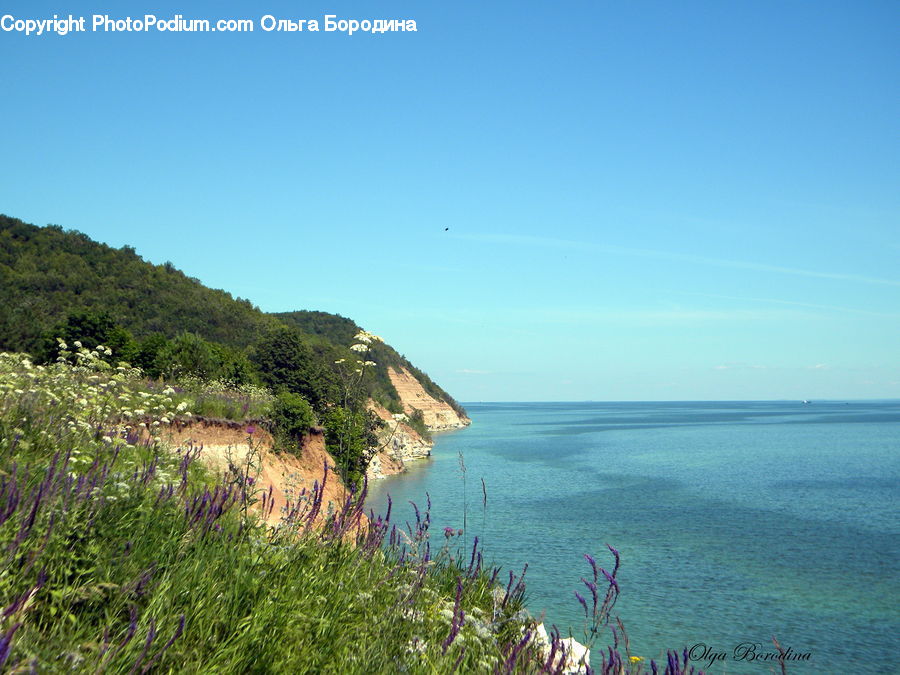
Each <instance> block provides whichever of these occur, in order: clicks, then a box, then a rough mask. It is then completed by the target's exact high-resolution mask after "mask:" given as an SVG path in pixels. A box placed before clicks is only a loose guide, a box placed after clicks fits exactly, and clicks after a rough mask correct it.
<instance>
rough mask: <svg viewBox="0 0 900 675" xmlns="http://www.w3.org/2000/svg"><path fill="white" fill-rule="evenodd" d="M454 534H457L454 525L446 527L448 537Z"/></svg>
mask: <svg viewBox="0 0 900 675" xmlns="http://www.w3.org/2000/svg"><path fill="white" fill-rule="evenodd" d="M454 534H456V530H454V529H453V528H452V527H445V528H444V536H445V537H447V539H449V538H450V537H452V536H453V535H454Z"/></svg>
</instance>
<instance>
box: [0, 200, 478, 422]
mask: <svg viewBox="0 0 900 675" xmlns="http://www.w3.org/2000/svg"><path fill="white" fill-rule="evenodd" d="M79 313H85V314H79ZM73 316H75V317H76V318H75V319H73V318H72V317H73ZM98 317H99V320H98ZM67 321H68V322H69V324H70V331H69V333H68V334H69V336H70V338H71V339H75V336H72V335H71V332H72V330H75V329H71V324H72V323H73V322H74V323H75V324H77V328H78V329H81V330H84V325H85V324H89V325H90V326H92V327H96V326H97V325H99V324H103V325H105V326H107V328H106V329H105V330H106V332H107V333H109V332H110V331H112V330H113V329H114V328H116V329H118V328H121V329H123V330H124V331H126V332H127V335H124V336H118V338H116V339H119V342H115V339H114V338H112V337H109V336H104V338H105V339H106V340H107V342H109V343H113V346H114V348H115V349H116V351H117V355H118V356H119V357H122V358H129V360H131V361H134V362H136V363H137V364H138V365H140V366H141V367H143V368H144V369H145V370H148V371H149V372H151V373H153V374H155V373H154V365H153V364H154V363H155V361H154V359H157V357H158V355H159V352H160V351H161V350H163V341H164V340H168V341H173V340H176V339H179V336H184V335H186V334H190V335H193V336H198V337H199V338H202V340H203V341H205V342H206V343H209V345H204V344H202V343H201V344H199V345H198V344H195V343H192V342H191V341H190V340H189V339H183V340H182V342H184V343H185V344H182V345H181V346H180V349H181V352H189V351H191V350H194V351H197V350H198V349H199V350H203V349H206V350H207V351H208V352H209V353H210V357H209V358H208V359H207V361H209V362H219V363H222V362H224V363H227V364H229V370H228V371H227V372H226V373H224V375H225V376H227V377H228V378H229V379H247V378H250V379H253V374H252V371H253V370H254V367H255V369H256V370H261V369H263V368H262V366H261V365H260V363H259V362H254V357H256V356H258V354H259V347H260V343H261V341H264V340H265V339H266V338H267V337H269V336H272V335H273V334H279V332H281V333H282V335H281V343H284V341H285V338H284V335H283V332H284V331H285V330H290V331H292V336H293V337H292V338H290V339H291V340H293V343H294V345H295V346H297V345H299V347H298V348H301V349H302V357H303V360H304V367H305V371H306V372H305V375H304V377H306V379H307V380H309V382H308V383H307V385H308V386H306V388H305V390H304V389H301V390H300V391H301V393H303V394H304V395H306V396H307V398H309V399H310V400H311V401H312V402H313V403H314V404H317V403H320V402H324V401H328V400H333V399H334V398H335V396H336V393H335V392H336V391H337V390H338V389H339V386H340V383H339V374H338V373H337V372H336V371H335V367H334V362H335V361H337V360H339V359H341V358H345V359H348V358H354V355H353V354H352V352H350V351H348V348H349V346H350V344H351V343H352V341H353V336H354V335H355V334H357V333H358V332H359V331H360V327H359V326H358V325H357V324H356V323H355V322H353V321H352V320H350V319H347V318H345V317H342V316H338V315H334V314H328V313H326V312H317V311H298V312H287V313H280V314H274V315H273V314H266V313H264V312H262V311H261V310H260V309H259V308H258V307H256V306H254V305H253V304H252V303H251V302H250V301H249V300H246V299H242V298H235V297H233V296H232V295H231V294H230V293H228V292H226V291H224V290H216V289H211V288H208V287H206V286H204V285H203V284H202V283H201V282H200V281H199V280H197V279H194V278H192V277H189V276H188V275H186V274H185V273H184V272H182V271H180V270H178V269H176V268H175V267H174V266H173V265H172V264H171V263H165V264H162V265H154V264H152V263H149V262H147V261H145V260H144V259H143V258H141V257H140V256H139V255H138V254H137V252H136V251H135V250H134V249H133V248H131V247H129V246H125V247H122V248H120V249H116V248H113V247H110V246H107V245H105V244H101V243H98V242H95V241H93V240H91V239H90V238H89V237H88V236H86V235H84V234H82V233H80V232H75V231H71V230H69V231H67V230H63V229H62V228H61V227H59V226H55V225H54V226H47V227H36V226H34V225H30V224H27V223H24V222H22V221H21V220H18V219H16V218H11V217H9V216H5V215H0V351H3V350H6V351H22V352H28V353H31V354H37V355H41V354H44V355H45V358H46V359H48V360H49V359H50V358H52V356H53V354H52V353H51V352H52V350H53V349H55V341H54V338H55V337H56V336H63V337H66V335H67V333H66V332H65V329H66V323H67ZM104 321H106V323H105V324H104V323H103V322H104ZM96 331H100V329H96ZM96 331H95V332H96ZM195 342H196V341H195ZM172 349H176V348H174V347H173V348H172ZM172 349H170V351H172ZM282 351H283V350H282ZM370 358H372V360H373V361H374V362H375V363H376V364H377V366H376V367H375V368H374V377H372V378H370V379H369V380H368V382H367V383H366V386H367V389H368V390H367V393H368V395H369V396H370V397H371V398H373V399H375V400H376V401H378V402H379V403H380V404H381V405H383V406H384V407H386V408H387V409H388V410H390V411H391V412H394V413H400V412H403V411H404V410H408V408H409V406H408V404H407V402H404V401H402V400H401V398H400V396H399V394H398V392H397V390H396V388H395V387H394V385H393V383H392V380H391V377H390V375H389V368H393V369H395V370H397V371H402V370H406V371H407V372H409V373H411V374H412V375H413V376H414V377H415V378H416V379H417V380H418V381H419V382H420V383H421V385H422V387H423V388H424V389H425V391H427V392H428V393H429V395H430V396H431V397H433V398H434V399H436V400H438V401H441V402H444V403H446V405H448V406H450V407H451V408H453V409H454V410H455V411H456V412H457V413H458V414H459V416H460V417H461V418H464V417H465V411H464V410H463V409H462V408H461V407H460V406H459V404H458V403H456V401H454V400H453V398H452V397H451V396H450V395H449V394H447V392H445V391H444V390H443V389H441V388H440V387H439V386H438V385H437V384H435V383H434V382H433V381H432V380H431V378H429V377H428V376H427V375H426V374H425V373H423V372H422V371H421V370H419V369H417V368H416V367H415V366H413V365H412V364H411V363H410V362H409V361H408V360H407V359H406V358H405V357H403V356H402V355H400V354H399V353H398V352H397V351H396V350H395V349H393V348H392V347H390V346H389V345H387V344H382V343H379V344H377V345H373V350H372V353H371V357H370ZM195 360H196V359H195ZM170 365H171V364H170ZM162 367H163V366H160V368H162ZM210 367H211V366H210ZM184 368H186V366H183V364H182V370H184ZM160 374H163V373H162V370H160ZM197 374H199V375H202V376H204V377H208V376H216V375H222V373H211V372H202V373H197ZM262 379H263V380H264V382H263V383H264V384H270V385H271V384H272V383H271V382H266V381H265V376H263V378H262Z"/></svg>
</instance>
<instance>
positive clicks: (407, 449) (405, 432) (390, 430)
mask: <svg viewBox="0 0 900 675" xmlns="http://www.w3.org/2000/svg"><path fill="white" fill-rule="evenodd" d="M388 375H389V376H390V378H391V382H392V383H393V385H394V388H395V389H396V390H397V393H398V394H399V396H400V401H401V403H402V404H403V411H404V413H403V414H398V415H392V414H391V413H390V412H389V411H388V410H386V409H385V408H384V407H382V406H380V405H378V404H377V403H375V402H374V401H372V402H370V404H369V407H370V409H371V410H372V411H374V412H375V413H376V414H377V415H378V416H379V417H380V418H381V419H383V420H384V421H385V423H386V428H385V429H384V430H383V431H382V432H381V435H380V442H381V444H382V446H383V447H382V448H381V449H380V450H379V452H378V453H377V454H376V455H375V456H374V457H373V458H372V461H371V462H370V463H369V469H368V471H367V472H366V474H367V475H368V477H369V479H370V480H371V479H376V478H383V477H384V476H390V475H393V474H396V473H401V472H403V471H405V470H406V464H407V462H409V461H412V460H416V459H423V458H425V457H429V456H430V455H431V448H432V447H433V445H434V442H433V441H432V440H430V439H426V438H422V436H420V435H419V433H418V432H416V430H415V429H413V428H412V427H411V426H409V424H407V423H406V422H407V421H408V420H409V417H408V416H409V415H412V414H413V413H414V412H415V411H416V410H421V411H422V417H423V419H424V421H425V426H426V427H428V429H429V430H430V431H449V430H451V429H461V428H463V427H466V426H468V425H469V424H470V423H471V420H470V419H469V418H468V417H465V416H461V415H459V414H458V413H457V412H456V411H455V410H454V409H453V408H452V407H451V406H450V405H449V404H448V403H446V402H444V401H440V400H438V399H436V398H434V397H433V396H432V395H431V394H429V393H428V392H427V391H425V388H424V387H423V386H422V384H421V383H420V382H419V381H418V380H417V379H416V378H415V377H414V376H413V375H412V374H411V373H410V372H409V371H407V370H406V369H402V370H396V369H394V368H388Z"/></svg>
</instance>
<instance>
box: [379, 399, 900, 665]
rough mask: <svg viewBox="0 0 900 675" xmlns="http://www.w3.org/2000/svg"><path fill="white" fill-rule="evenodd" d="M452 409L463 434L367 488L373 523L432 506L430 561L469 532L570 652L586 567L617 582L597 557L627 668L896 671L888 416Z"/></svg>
mask: <svg viewBox="0 0 900 675" xmlns="http://www.w3.org/2000/svg"><path fill="white" fill-rule="evenodd" d="M465 405H466V408H467V410H468V411H469V414H470V416H471V417H472V419H473V424H472V426H471V427H470V428H468V429H465V430H462V431H458V432H451V433H446V434H441V435H438V436H437V438H436V444H435V448H434V454H433V457H432V458H431V459H430V460H424V461H421V462H418V463H414V464H412V465H411V468H410V471H408V472H407V473H405V474H402V475H399V476H393V477H390V478H387V479H384V480H381V481H377V482H375V483H373V484H372V485H371V486H370V497H369V502H368V506H369V507H370V508H373V509H374V510H375V511H376V512H381V513H384V510H385V506H386V499H387V494H388V493H389V494H390V495H391V497H392V498H393V501H394V514H395V515H394V517H393V520H394V521H395V522H403V521H405V520H407V519H412V518H413V515H412V507H411V506H410V505H409V504H408V501H409V500H412V501H415V502H416V503H418V504H420V505H424V503H425V494H426V492H427V493H429V494H430V496H431V500H432V503H433V508H432V522H433V525H432V528H431V532H432V542H433V544H432V545H433V546H440V545H441V543H442V542H443V541H444V538H443V534H442V530H443V528H444V527H445V526H449V527H454V528H463V526H464V520H465V530H466V532H465V535H464V537H461V538H459V540H457V539H456V538H455V539H454V540H453V545H454V547H455V546H457V545H458V546H460V548H462V546H463V545H465V547H466V548H467V549H468V550H471V544H472V537H473V536H476V535H477V536H478V537H479V539H480V540H481V541H482V542H483V544H484V548H485V550H486V558H487V559H488V560H492V561H493V562H494V563H495V564H498V565H502V567H503V568H504V572H503V576H505V575H506V572H505V570H508V569H512V570H514V571H520V570H521V567H522V565H523V564H524V563H526V562H527V563H529V568H528V573H527V576H526V582H527V587H528V604H529V608H530V609H531V611H532V613H533V614H535V615H540V614H541V613H542V612H544V613H546V622H547V624H548V625H550V624H554V623H555V624H556V625H558V626H559V627H560V628H561V629H562V630H563V632H564V633H565V632H567V631H568V630H569V629H570V628H571V630H572V632H573V634H574V635H575V637H576V638H581V637H583V636H582V633H581V632H582V629H583V625H584V620H583V617H584V614H583V612H582V611H581V607H580V605H579V604H578V602H577V601H576V600H575V596H574V591H576V590H578V591H579V592H583V591H584V590H585V589H584V587H583V585H582V584H581V581H580V579H581V577H587V576H588V575H589V573H590V569H589V567H588V565H587V564H586V562H585V561H584V558H583V554H584V553H590V554H592V555H594V556H595V557H596V558H597V561H598V563H599V564H600V565H601V566H603V567H606V568H607V569H611V566H612V561H611V556H610V555H609V552H608V551H607V549H606V547H605V545H604V544H605V543H609V544H611V545H613V546H615V547H616V548H617V549H619V551H620V552H621V555H622V569H621V571H620V573H619V580H620V586H621V590H622V594H621V597H620V599H619V602H618V604H617V606H616V610H615V613H617V614H618V615H619V616H621V617H622V620H623V621H624V622H625V626H626V628H627V630H628V635H629V638H630V641H631V653H632V654H635V655H639V656H643V657H646V658H647V659H648V660H649V658H656V659H657V660H658V662H659V660H660V657H662V658H661V660H662V662H663V663H664V662H665V656H664V650H665V649H666V648H678V649H679V650H681V649H683V648H685V647H687V648H688V649H689V650H692V648H693V650H692V652H691V653H692V655H693V656H694V657H695V660H696V663H695V664H694V665H696V666H698V667H702V668H704V669H706V667H707V666H708V665H709V664H710V663H711V662H712V663H713V667H712V668H710V670H711V671H712V672H717V673H721V672H725V673H766V672H771V671H773V669H774V670H777V669H778V665H777V663H776V664H773V663H772V662H771V661H766V662H763V661H761V660H759V659H757V660H755V661H750V660H749V658H750V657H751V656H752V655H753V653H754V652H753V651H752V649H753V648H750V649H751V651H748V648H747V647H740V645H742V644H747V643H749V644H757V643H758V644H759V646H758V647H756V648H755V653H756V654H760V655H761V654H763V653H768V652H772V651H774V646H773V645H772V642H771V636H772V635H774V636H776V637H777V638H778V640H779V642H780V643H781V645H782V646H783V647H784V648H785V649H787V648H790V649H791V652H792V653H794V654H799V655H804V654H809V660H801V661H789V662H788V672H789V673H841V672H845V673H846V672H854V673H867V672H896V671H895V666H896V660H897V647H898V639H897V635H898V634H900V618H898V612H897V610H896V608H895V605H896V603H897V602H898V599H900V581H898V578H900V575H898V561H900V518H898V515H897V504H898V496H900V452H898V449H900V401H865V402H860V401H851V402H847V403H845V402H815V401H814V402H812V403H810V404H801V403H800V402H702V403H684V402H673V403H644V402H642V403H470V404H465ZM459 453H462V455H463V458H464V462H465V466H466V479H465V483H464V481H463V478H462V472H461V471H460V467H459ZM482 478H483V479H484V482H485V484H486V488H487V508H486V509H485V508H483V505H482V487H481V479H482ZM464 487H465V490H464ZM464 513H465V519H464ZM463 539H464V540H465V541H464V542H463V541H461V540H463ZM465 555H466V556H467V558H468V554H465ZM501 578H503V577H501ZM607 643H611V635H604V636H603V638H602V640H601V643H600V644H602V645H606V644H607ZM701 645H702V646H701ZM695 646H696V647H695ZM704 652H705V656H702V655H703V654H704ZM741 654H743V655H744V658H739V657H740V656H741Z"/></svg>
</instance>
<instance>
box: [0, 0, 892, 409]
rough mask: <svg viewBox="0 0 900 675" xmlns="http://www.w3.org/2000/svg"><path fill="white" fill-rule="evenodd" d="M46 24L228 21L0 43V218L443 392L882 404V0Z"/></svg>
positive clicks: (194, 13) (199, 11)
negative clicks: (300, 25)
mask: <svg viewBox="0 0 900 675" xmlns="http://www.w3.org/2000/svg"><path fill="white" fill-rule="evenodd" d="M64 5H65V7H64V9H63V8H62V6H61V5H60V4H59V3H56V4H48V3H45V2H33V1H29V2H4V3H3V6H2V9H0V14H6V13H8V14H12V15H14V16H16V17H17V18H41V17H43V16H45V15H52V14H53V12H54V11H55V12H60V11H65V12H67V13H68V12H71V13H73V14H76V15H78V14H83V15H91V14H94V13H105V12H109V13H112V14H113V15H115V16H119V17H121V16H125V15H129V14H130V15H133V16H140V15H142V14H144V13H145V12H154V13H156V14H157V15H159V16H160V17H164V16H169V15H173V14H176V13H180V14H183V15H185V16H186V17H188V18H209V19H213V20H215V19H218V18H243V17H246V18H253V19H255V20H256V22H257V30H256V32H254V33H253V34H223V33H213V34H202V35H201V34H190V33H181V34H153V33H151V34H129V33H119V34H100V33H96V34H94V33H87V34H71V35H68V36H65V37H60V36H56V35H49V36H41V37H35V36H31V37H25V36H23V35H19V34H14V33H0V64H2V65H0V85H2V92H3V104H2V107H0V110H2V112H0V120H2V129H3V161H2V168H0V212H5V213H7V214H8V215H12V216H15V217H18V218H22V219H23V220H26V221H28V222H34V223H36V224H39V225H44V224H47V223H57V224H60V225H62V226H64V227H66V228H72V229H77V230H81V231H83V232H85V233H87V234H88V235H90V236H91V237H93V238H94V239H97V240H100V241H103V242H107V243H109V244H111V245H114V246H121V245H124V244H129V245H133V246H135V247H136V249H137V250H138V252H139V253H140V254H142V255H143V256H144V257H145V258H147V259H148V260H150V261H152V262H155V263H161V262H164V261H166V260H170V261H172V262H173V263H174V264H175V265H176V266H178V267H179V268H181V269H183V270H184V271H185V272H186V273H187V274H189V275H191V276H195V277H198V278H199V279H201V280H202V281H203V282H204V283H206V284H207V285H210V286H213V287H217V288H224V289H226V290H228V291H230V292H231V293H232V294H234V295H237V296H241V297H245V298H249V299H250V300H252V301H253V302H254V303H256V304H257V305H259V306H260V307H261V308H262V309H263V310H267V311H283V310H293V309H321V310H325V311H330V312H337V313H340V314H343V315H345V316H349V317H351V318H353V319H355V320H356V321H357V322H358V323H359V324H361V325H362V326H364V327H365V328H367V329H369V330H372V331H374V332H377V333H379V334H381V335H383V336H384V337H385V338H386V339H387V340H388V341H389V342H390V343H391V344H393V345H394V346H396V347H397V348H398V349H399V350H400V351H401V352H403V353H405V354H406V355H407V356H408V357H409V358H410V359H411V360H412V361H413V362H414V363H416V364H417V365H419V366H420V367H421V368H423V369H424V370H426V371H427V372H429V373H430V374H431V375H432V376H433V377H434V379H435V380H437V381H438V382H439V383H441V384H442V385H443V386H444V387H445V388H446V389H448V390H449V391H450V392H451V393H452V394H454V395H455V396H456V397H457V398H459V399H460V400H463V401H472V400H583V399H597V400H625V399H649V400H662V399H771V398H789V399H790V398H809V399H814V398H896V397H900V264H898V262H900V217H898V216H900V208H898V207H900V189H898V188H900V167H898V158H900V152H898V150H900V147H898V120H900V105H898V92H900V87H898V84H900V77H898V75H900V49H898V44H900V42H898V40H897V26H898V25H900V4H898V3H897V2H895V1H890V2H860V3H849V2H843V1H841V2H807V1H803V2H791V1H788V2H781V1H779V2H749V1H748V2H719V1H716V2H678V3H674V2H668V1H661V2H649V1H647V2H640V3H637V2H624V1H623V2H601V1H590V2H565V1H562V2H546V1H545V0H541V1H539V2H536V1H517V2H491V3H476V2H425V1H424V0H420V1H418V2H393V1H383V2H373V1H371V0H370V1H369V2H365V3H358V2H341V3H324V4H319V3H316V2H308V3H298V2H279V1H276V0H273V1H270V2H264V3H256V2H242V3H236V2H194V1H192V2H188V1H187V0H183V1H182V2H181V3H177V2H167V1H153V2H147V3H146V4H141V3H136V2H129V3H123V2H120V1H117V2H102V1H100V0H97V1H96V2H84V1H78V2H67V3H64ZM123 7H127V9H123ZM332 12H333V13H336V14H338V15H339V16H341V17H345V18H358V19H365V18H378V17H385V18H393V17H410V18H413V19H415V20H416V21H417V22H418V27H419V31H418V32H417V33H412V34H409V33H394V34H386V35H380V36H372V35H366V34H357V35H354V36H352V37H348V36H346V35H342V34H338V33H324V32H320V33H311V34H308V33H294V34H289V33H281V34H279V33H265V32H262V31H261V30H259V25H258V22H259V19H260V18H261V17H262V16H263V15H264V14H266V13H271V14H273V15H276V16H279V17H290V18H319V19H320V20H321V18H322V17H323V16H324V14H326V13H332ZM89 21H90V20H89ZM446 228H449V230H448V229H446Z"/></svg>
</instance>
